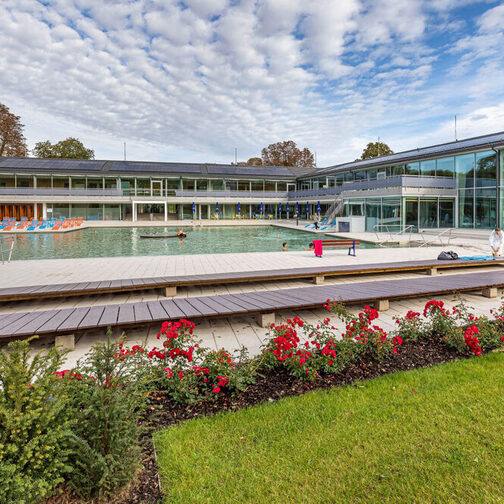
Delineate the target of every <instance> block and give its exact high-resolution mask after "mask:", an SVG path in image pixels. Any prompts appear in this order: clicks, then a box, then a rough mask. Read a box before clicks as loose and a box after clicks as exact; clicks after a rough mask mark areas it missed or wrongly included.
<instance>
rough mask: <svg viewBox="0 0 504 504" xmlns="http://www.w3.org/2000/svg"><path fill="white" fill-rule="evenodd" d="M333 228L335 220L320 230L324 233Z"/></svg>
mask: <svg viewBox="0 0 504 504" xmlns="http://www.w3.org/2000/svg"><path fill="white" fill-rule="evenodd" d="M334 226H336V219H334V220H333V221H332V223H331V224H330V225H329V226H324V227H323V228H321V231H324V230H326V229H332V228H333V227H334Z"/></svg>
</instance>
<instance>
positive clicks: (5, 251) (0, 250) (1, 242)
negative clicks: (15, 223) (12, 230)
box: [0, 236, 16, 264]
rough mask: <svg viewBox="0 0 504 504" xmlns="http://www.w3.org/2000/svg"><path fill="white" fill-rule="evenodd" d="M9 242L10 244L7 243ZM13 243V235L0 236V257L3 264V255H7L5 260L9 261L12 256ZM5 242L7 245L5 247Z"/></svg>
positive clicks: (14, 239)
mask: <svg viewBox="0 0 504 504" xmlns="http://www.w3.org/2000/svg"><path fill="white" fill-rule="evenodd" d="M9 242H10V245H9ZM14 243H16V237H15V236H2V237H0V259H1V261H2V264H5V257H6V256H7V262H8V263H10V260H11V258H12V252H13V251H14ZM5 244H6V245H7V246H6V248H4V247H5Z"/></svg>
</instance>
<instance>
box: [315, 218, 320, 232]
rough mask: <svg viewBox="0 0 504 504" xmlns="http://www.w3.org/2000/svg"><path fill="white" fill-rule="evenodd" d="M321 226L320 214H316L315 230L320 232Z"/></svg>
mask: <svg viewBox="0 0 504 504" xmlns="http://www.w3.org/2000/svg"><path fill="white" fill-rule="evenodd" d="M319 224H320V217H319V214H315V229H316V230H318V228H319V227H320V226H319Z"/></svg>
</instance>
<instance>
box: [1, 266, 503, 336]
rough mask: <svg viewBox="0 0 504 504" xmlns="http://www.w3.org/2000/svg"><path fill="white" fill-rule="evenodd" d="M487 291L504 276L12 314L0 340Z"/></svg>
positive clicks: (480, 275)
mask: <svg viewBox="0 0 504 504" xmlns="http://www.w3.org/2000/svg"><path fill="white" fill-rule="evenodd" d="M490 287H504V271H503V272H495V271H493V272H486V273H485V272H479V273H468V274H454V275H450V276H442V277H418V278H413V279H411V278H409V279H401V280H376V281H373V282H369V281H368V282H358V283H351V284H338V285H332V286H320V287H315V286H314V287H302V288H295V289H281V290H276V291H264V292H263V291H261V292H249V293H243V294H227V295H219V296H201V297H190V298H185V299H182V298H175V299H165V300H161V301H149V302H139V303H130V304H122V305H106V306H91V307H85V308H69V309H60V310H48V311H31V312H17V313H10V314H5V315H2V316H0V339H4V340H6V339H12V338H19V337H25V336H31V335H33V334H39V335H50V334H55V335H62V334H75V333H78V332H83V331H86V330H90V329H96V328H100V327H103V328H105V327H108V326H112V327H113V326H120V327H131V326H139V325H143V324H154V323H156V324H158V323H160V322H162V321H165V320H174V319H179V318H187V319H191V320H197V319H201V318H210V317H212V318H218V317H229V316H235V315H251V314H265V313H274V312H276V311H283V310H288V309H297V310H298V309H311V308H318V307H321V306H322V304H323V303H324V302H325V301H326V299H328V298H329V299H332V300H341V301H343V302H345V303H347V304H356V303H361V302H370V303H376V302H377V301H380V300H391V299H401V298H412V297H419V296H425V295H430V296H435V295H441V294H450V293H454V292H467V291H480V290H483V289H488V288H490Z"/></svg>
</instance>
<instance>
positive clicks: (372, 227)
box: [366, 198, 381, 232]
mask: <svg viewBox="0 0 504 504" xmlns="http://www.w3.org/2000/svg"><path fill="white" fill-rule="evenodd" d="M380 221H381V199H372V198H369V199H367V200H366V231H370V232H372V231H380V228H379V224H380Z"/></svg>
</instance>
